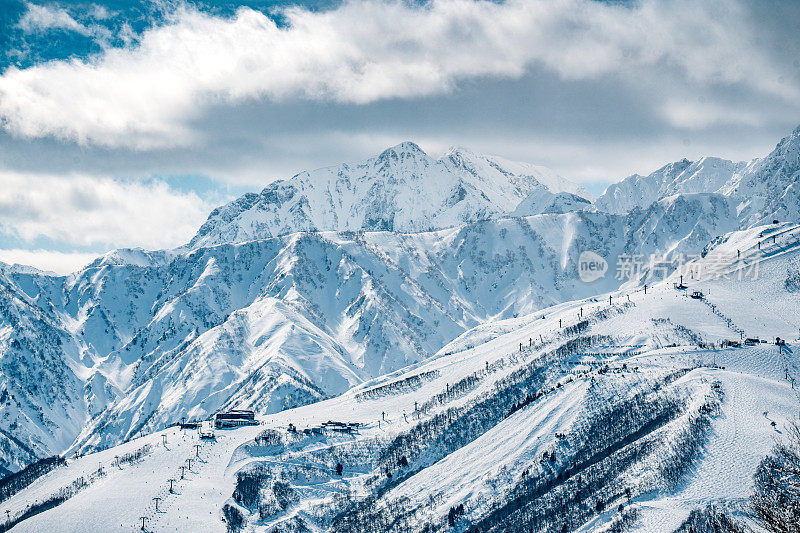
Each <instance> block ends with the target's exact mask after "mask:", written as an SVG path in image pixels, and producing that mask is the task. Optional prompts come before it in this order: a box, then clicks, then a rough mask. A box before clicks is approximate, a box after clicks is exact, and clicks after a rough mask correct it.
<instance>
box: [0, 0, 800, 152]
mask: <svg viewBox="0 0 800 533" xmlns="http://www.w3.org/2000/svg"><path fill="white" fill-rule="evenodd" d="M281 14H282V15H283V17H284V19H285V20H286V21H287V22H288V25H287V26H286V27H278V26H277V25H276V24H275V23H274V22H273V21H272V20H270V19H269V18H268V17H266V16H265V15H264V14H262V13H260V12H257V11H253V10H251V9H249V8H240V9H239V10H238V11H237V12H236V14H235V16H233V17H230V18H222V17H215V16H211V15H208V14H204V13H201V12H198V11H196V10H193V9H190V8H186V7H183V8H180V9H178V10H177V11H176V12H175V13H174V15H173V17H172V18H171V19H170V21H169V22H168V23H166V24H164V25H162V26H159V27H154V28H151V29H149V30H147V31H146V32H145V33H144V34H142V35H141V36H140V40H139V44H137V45H135V46H131V47H125V48H109V49H106V50H104V52H103V53H102V54H101V55H99V56H97V57H94V58H91V59H88V60H70V61H52V62H48V63H44V64H39V65H36V66H33V67H30V68H26V69H17V68H13V67H12V68H9V69H8V70H6V72H4V73H3V75H2V76H0V120H2V122H3V123H4V125H5V127H6V128H7V129H8V130H9V131H11V132H13V133H14V134H16V135H19V136H24V137H41V136H55V137H58V138H63V139H69V140H75V141H78V142H81V143H93V144H99V145H104V146H124V147H134V148H140V149H147V148H154V147H169V146H181V145H184V146H185V145H191V144H193V142H195V141H196V140H197V137H198V135H200V134H201V133H199V132H197V131H195V129H194V123H195V122H196V121H197V119H198V118H199V117H200V116H201V115H202V114H203V112H204V110H206V109H207V108H208V107H210V106H216V105H219V104H225V105H229V104H232V103H237V102H241V101H244V100H250V99H260V98H266V99H269V100H272V101H285V100H287V99H298V98H299V99H306V100H314V101H333V102H339V103H348V104H365V103H370V102H375V101H379V100H385V99H392V98H415V97H423V96H429V95H434V94H440V93H446V92H448V91H451V90H453V89H454V88H455V87H457V86H458V84H459V82H461V81H463V80H467V79H472V78H481V77H512V78H514V77H519V76H522V75H523V74H524V73H525V72H526V71H527V70H528V69H529V68H530V67H531V65H534V64H535V65H538V66H543V67H545V68H547V69H550V70H552V71H554V72H556V73H558V75H559V76H561V77H562V78H565V79H587V78H596V77H600V76H604V75H615V76H618V77H619V78H620V79H621V80H626V81H627V82H631V83H637V80H640V78H646V77H647V76H648V74H649V73H650V72H651V70H650V69H652V70H658V71H659V72H664V71H675V72H676V76H678V77H679V78H680V80H682V81H684V82H685V83H686V84H690V85H692V84H696V85H698V86H704V85H712V84H713V85H723V86H725V85H737V86H741V87H744V88H746V89H747V90H753V91H757V92H761V93H764V94H769V95H771V96H773V97H776V98H778V99H783V100H788V101H792V102H797V101H800V90H798V87H797V86H796V84H795V83H794V81H793V79H790V80H788V81H787V80H786V79H785V78H784V77H783V73H782V72H781V68H780V65H778V64H776V63H775V61H774V60H773V58H772V56H771V55H770V54H771V51H770V50H767V49H766V48H768V47H766V46H764V47H762V46H761V45H760V44H759V43H760V41H759V40H758V35H757V32H756V31H754V29H753V27H752V24H751V22H752V21H750V20H748V16H747V13H746V12H745V11H744V10H743V9H742V8H740V6H739V4H738V3H737V2H729V1H725V2H723V1H711V2H702V3H699V2H690V1H688V0H643V1H642V2H640V3H637V4H635V5H633V6H632V7H626V6H621V5H615V4H605V3H600V2H592V1H587V0H556V1H544V0H509V1H507V2H505V3H500V4H498V3H494V2H486V1H472V0H433V1H432V2H431V3H429V4H425V5H423V6H412V5H409V4H406V3H402V2H396V1H390V2H380V1H377V0H352V1H349V2H346V3H345V4H343V5H342V6H340V7H338V8H336V9H334V10H331V11H323V12H312V11H308V10H305V9H302V8H299V7H292V8H285V9H283V11H282V13H281ZM664 116H665V117H666V118H667V119H668V120H673V119H675V122H674V124H673V125H674V126H676V127H686V125H687V120H686V118H685V117H684V116H683V115H681V114H680V113H678V114H677V115H676V114H675V113H672V114H670V113H666V114H665V115H664ZM712 118H713V117H712ZM706 122H707V121H706ZM689 126H690V127H692V126H691V124H690V125H689ZM265 127H266V128H269V127H270V125H269V124H266V125H265Z"/></svg>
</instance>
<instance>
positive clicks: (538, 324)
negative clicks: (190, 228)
mask: <svg viewBox="0 0 800 533" xmlns="http://www.w3.org/2000/svg"><path fill="white" fill-rule="evenodd" d="M798 181H800V129H798V130H797V131H795V132H794V133H793V134H792V135H791V136H789V137H787V138H786V139H784V140H783V141H781V143H780V144H779V145H778V147H777V148H776V150H775V151H773V152H772V153H771V154H769V155H768V156H767V157H765V158H764V159H761V160H758V161H756V162H753V163H750V164H747V165H744V164H733V163H729V162H725V161H722V160H715V159H711V158H706V159H704V160H702V161H700V162H697V163H690V162H688V161H683V162H680V163H676V164H673V165H668V166H667V167H664V168H663V169H661V170H659V171H658V172H656V173H654V174H652V175H651V176H647V177H637V178H635V179H633V178H631V179H628V180H624V181H623V182H621V183H620V184H619V185H618V186H617V187H616V188H610V189H609V191H607V193H606V194H605V195H604V196H603V197H601V198H600V199H598V200H597V202H595V203H594V204H590V200H589V198H590V197H589V195H588V194H587V193H586V192H585V191H583V190H582V189H580V188H579V187H578V186H576V185H574V184H571V183H570V182H567V181H565V180H563V179H562V178H559V177H558V176H556V175H554V174H553V173H552V172H550V171H547V170H546V169H542V168H541V167H535V166H532V165H525V164H521V163H513V162H509V161H506V160H503V159H500V158H496V157H484V156H478V155H475V154H473V153H471V152H469V151H467V150H464V149H453V150H451V151H450V152H448V153H447V154H446V155H445V156H444V157H442V158H441V159H432V158H430V157H429V156H427V155H426V154H425V153H424V152H422V150H420V149H419V148H418V147H417V146H416V145H413V144H412V143H404V144H402V145H399V146H397V147H395V148H392V149H389V150H387V151H385V152H384V153H383V154H381V155H380V156H378V157H376V158H373V159H370V160H367V161H366V162H364V163H361V164H357V165H342V166H340V167H333V168H328V169H322V170H319V171H315V172H311V173H303V174H300V175H298V176H296V177H294V178H291V179H289V180H285V181H282V182H276V183H275V184H273V185H270V186H269V187H267V188H266V189H265V190H264V191H263V192H262V193H261V194H251V195H245V196H244V197H242V198H240V199H239V200H237V201H235V202H233V203H231V204H228V205H227V206H223V207H222V208H219V209H217V210H215V211H214V212H213V213H212V214H211V216H210V217H209V219H208V221H207V222H206V223H205V224H204V225H203V227H202V228H201V229H200V231H199V232H198V234H197V236H196V237H195V239H194V240H193V241H192V243H191V244H190V245H188V246H183V247H180V248H177V249H174V250H161V251H146V250H140V249H127V250H116V251H112V252H109V253H107V254H105V255H104V256H102V257H99V258H97V259H96V260H95V261H93V262H92V263H91V264H89V265H88V266H86V267H84V268H83V269H81V270H80V271H78V272H75V273H73V274H71V275H68V276H57V275H54V274H50V273H46V272H41V271H38V270H35V269H30V268H21V267H18V266H13V267H11V266H6V265H0V405H2V410H1V411H0V474H11V473H15V472H20V471H21V472H22V473H21V474H19V476H22V477H21V478H13V477H12V478H9V479H12V480H13V479H26V480H27V479H28V478H31V479H33V478H36V477H37V476H34V475H32V474H31V473H30V472H32V471H35V472H39V473H43V472H47V471H48V470H49V469H50V468H51V467H55V470H53V471H52V472H50V473H46V474H45V475H44V476H43V477H41V478H40V479H38V480H37V481H35V482H34V483H33V484H32V485H30V487H28V488H25V487H24V486H21V485H19V482H14V483H16V484H14V483H11V482H9V483H11V484H10V485H2V484H0V498H8V503H7V505H8V509H9V511H10V512H11V513H12V514H13V516H10V518H13V520H14V521H18V522H19V524H18V526H17V529H19V530H23V531H27V530H32V531H38V530H49V529H52V528H53V527H54V525H53V524H54V523H55V522H54V521H56V520H60V519H63V520H65V521H66V522H65V524H72V525H69V526H68V527H66V526H65V527H66V528H67V529H71V530H79V529H80V527H79V525H78V524H81V523H83V521H85V520H88V522H87V523H90V524H92V528H91V529H102V530H115V529H117V528H119V529H130V528H131V527H133V526H135V522H136V520H137V519H138V518H139V517H142V516H144V517H145V522H147V520H150V522H149V523H148V524H149V525H148V527H150V528H151V529H154V530H158V529H160V528H166V529H169V528H172V529H173V530H174V529H175V528H179V529H180V528H181V527H182V526H180V525H179V523H180V521H181V520H185V519H188V520H192V521H193V524H194V530H198V531H203V530H212V531H213V530H218V529H220V528H224V527H226V526H225V525H224V524H223V522H222V518H223V517H224V518H225V520H226V521H227V527H228V528H229V529H230V530H238V529H237V528H240V526H241V528H244V529H247V528H248V527H251V526H252V528H255V530H265V531H267V530H271V528H273V527H277V528H278V530H304V529H303V528H306V527H308V528H310V529H311V530H319V529H328V530H337V529H340V530H343V531H345V530H346V531H359V530H364V531H375V530H378V531H380V530H387V531H389V530H391V531H394V530H398V529H400V530H402V529H404V528H406V529H410V530H414V531H416V530H421V529H424V528H426V527H427V528H428V529H429V530H439V529H447V528H448V527H453V528H455V529H456V530H464V531H466V530H471V531H472V530H475V531H504V530H514V529H524V530H527V529H531V528H533V529H537V528H538V529H543V530H548V531H561V530H563V528H564V527H566V528H567V530H573V529H581V528H582V529H583V530H586V531H589V530H596V529H599V530H602V528H606V530H613V531H618V530H621V529H620V528H623V525H624V526H625V527H628V526H631V527H639V528H641V529H642V530H644V531H652V530H654V528H656V526H655V524H662V523H663V524H666V523H669V525H670V528H672V529H674V528H677V527H679V526H680V525H681V523H682V521H683V520H684V519H686V517H687V516H688V514H689V512H690V511H691V510H692V509H698V508H701V507H702V508H704V507H705V505H707V504H708V503H709V502H712V501H717V500H720V501H724V502H725V505H726V506H728V507H726V509H727V511H726V512H727V513H729V514H731V516H733V517H734V518H735V517H740V518H741V511H742V501H743V499H744V498H746V497H747V494H749V491H750V485H749V484H748V483H749V481H748V482H742V481H741V480H742V479H744V480H749V479H750V476H751V474H752V471H753V469H754V468H755V465H756V464H757V462H758V460H760V458H762V457H763V456H764V454H766V453H767V451H768V449H769V447H770V446H771V442H772V437H773V436H775V435H776V434H777V432H778V431H780V429H781V427H783V426H782V425H783V424H784V423H785V422H786V421H788V420H789V419H790V416H791V415H792V414H793V413H796V412H797V398H796V396H794V393H793V392H791V388H789V389H787V385H786V382H785V380H786V379H790V378H791V377H797V378H798V382H800V376H797V375H796V373H797V365H798V362H797V360H796V357H795V356H794V355H793V354H794V352H793V350H794V347H795V344H796V339H797V336H798V332H799V331H800V329H799V328H800V323H798V320H797V317H796V306H797V301H798V300H797V296H798V292H800V225H798V220H799V219H800V213H798V211H797V209H798V207H797V206H798V205H800V198H798V196H797V194H798V190H797V183H798ZM601 205H606V206H607V207H608V208H607V209H601V208H600V206H601ZM773 219H778V220H777V223H774V222H773ZM430 228H438V229H430ZM365 229H368V230H369V231H365ZM401 230H402V231H401ZM754 274H755V275H754ZM681 276H683V277H681ZM680 281H683V282H684V283H686V284H688V285H689V289H687V290H677V289H675V288H674V285H675V284H677V283H678V282H680ZM645 287H648V289H647V291H646V294H645ZM695 290H697V291H701V292H702V298H689V297H688V294H689V293H691V292H693V291H695ZM609 298H610V300H609ZM745 336H747V337H749V336H758V337H761V338H766V339H773V338H774V337H781V338H783V339H788V340H789V342H790V345H789V347H787V348H786V350H787V351H786V352H783V351H782V349H780V351H779V352H778V354H777V355H776V353H775V351H776V349H777V348H775V346H774V345H769V346H768V345H766V344H765V345H763V346H762V345H761V343H759V345H758V346H749V347H746V348H737V349H733V348H730V349H728V348H725V349H723V347H722V344H721V343H722V342H723V341H726V340H741V339H742V338H743V337H745ZM709 361H710V362H709ZM721 361H722V362H721ZM719 366H725V369H722V368H718V367H719ZM232 408H239V409H252V410H254V411H255V412H256V413H258V415H259V416H260V417H261V419H262V421H263V422H264V424H263V426H262V427H259V428H251V429H241V430H236V431H230V432H224V433H220V434H218V435H217V440H216V441H213V442H206V441H203V443H202V446H204V447H205V448H204V449H205V455H200V457H199V458H198V457H196V459H199V460H198V461H197V462H196V463H195V464H196V469H195V470H191V469H190V470H189V473H190V474H191V475H190V477H189V478H188V479H189V480H196V481H197V483H196V484H190V485H185V484H180V483H179V484H180V486H181V487H182V488H181V490H178V491H176V492H165V490H166V489H165V486H166V485H164V483H165V481H166V480H167V479H174V480H176V481H177V480H178V479H179V478H177V477H175V476H176V473H175V471H176V470H177V469H178V467H179V465H182V464H184V462H185V460H186V459H188V458H189V455H191V452H192V451H193V450H194V453H195V454H197V453H198V452H197V451H196V450H195V449H194V448H193V446H194V445H195V444H201V443H200V442H198V441H197V438H198V437H197V435H196V434H194V433H186V434H183V433H180V432H178V431H177V430H175V429H174V427H173V426H174V424H176V423H177V422H178V421H180V420H182V419H193V420H208V419H209V418H211V417H212V416H213V415H214V414H215V413H218V412H220V411H222V410H226V409H232ZM759 413H767V414H762V415H759ZM384 414H385V416H384ZM759 416H760V418H759ZM739 417H741V418H739ZM328 419H334V420H335V419H343V420H346V421H359V422H363V423H364V424H366V425H365V426H363V427H362V428H361V429H360V430H359V431H358V433H357V434H356V435H353V434H344V435H342V434H338V433H331V432H330V431H327V432H325V431H323V432H322V433H319V432H317V433H313V434H308V435H306V434H303V436H300V435H299V434H294V433H292V434H287V433H286V431H285V428H286V427H288V423H290V422H291V423H293V424H295V425H297V426H298V427H301V429H303V428H305V427H307V426H310V425H314V424H317V423H320V422H323V421H326V420H328ZM379 419H380V423H379V422H378V420H379ZM740 419H741V420H743V421H745V422H742V423H741V424H740V423H739V422H738V420H740ZM401 420H402V422H401ZM620 420H622V421H624V422H620ZM772 422H774V425H773V424H772ZM610 426H613V428H614V430H613V431H609V430H608V428H609V427H610ZM263 430H268V431H267V432H266V433H264V434H262V433H261V432H262V431H263ZM162 435H166V438H167V445H166V446H164V445H163V442H162V440H161V439H162ZM258 435H261V437H260V438H259V439H258V443H254V441H253V439H254V438H255V437H256V436H258ZM487 450H491V453H488V452H487ZM60 454H67V455H70V456H73V455H74V454H77V455H75V460H74V461H72V460H70V464H69V465H67V466H64V465H62V464H60V463H61V462H63V457H62V458H61V459H59V458H58V457H55V456H59V455H60ZM48 457H50V459H47V458H48ZM53 457H55V458H53ZM37 461H39V462H37ZM337 463H340V464H341V465H342V475H339V474H336V464H337ZM31 464H33V466H31V467H30V468H32V469H33V470H30V469H27V470H23V469H24V468H25V467H26V466H28V465H31ZM98 466H99V467H98ZM718 471H723V472H725V475H724V476H722V477H719V478H714V475H713V474H712V472H718ZM165 472H166V474H165ZM331 472H333V474H331ZM184 474H185V472H184ZM388 474H391V476H389V475H388ZM163 475H168V476H171V477H166V478H164V479H162V477H163ZM110 483H114V484H118V486H120V487H125V492H124V493H113V494H112V492H113V491H109V490H108V487H109V486H110V485H109V484H110ZM173 483H174V482H173ZM181 483H182V482H181ZM187 483H188V481H187ZM142 484H144V486H143V485H142ZM4 487H5V488H4ZM8 487H12V488H13V490H12V489H11V488H8ZM184 490H185V492H184ZM153 497H158V498H162V501H163V503H164V505H165V506H167V507H164V509H165V511H163V512H161V511H159V512H158V513H156V512H154V509H153V508H151V507H150V506H151V505H152V500H151V498H153ZM142 498H144V499H142ZM231 498H232V499H231ZM598 502H599V503H598ZM169 505H172V506H173V507H171V508H172V509H173V510H172V511H168V510H166V509H168V508H169V507H168V506H169ZM619 505H622V510H618V507H619ZM50 507H55V509H51V510H48V509H50ZM108 508H113V509H114V510H113V512H110V514H109V513H108V512H105V510H106V509H108ZM552 509H569V512H567V511H564V512H562V513H553V512H552ZM57 510H58V511H59V512H58V513H56V511H57ZM715 512H716V511H715ZM54 513H55V514H54ZM92 513H95V514H96V516H93V515H92ZM693 516H695V515H693ZM70 520H71V521H72V522H70ZM117 524H118V525H117ZM237 524H238V525H237ZM375 524H378V526H375ZM687 527H688V526H687ZM692 527H693V526H692ZM376 528H377V529H376ZM656 529H657V528H656Z"/></svg>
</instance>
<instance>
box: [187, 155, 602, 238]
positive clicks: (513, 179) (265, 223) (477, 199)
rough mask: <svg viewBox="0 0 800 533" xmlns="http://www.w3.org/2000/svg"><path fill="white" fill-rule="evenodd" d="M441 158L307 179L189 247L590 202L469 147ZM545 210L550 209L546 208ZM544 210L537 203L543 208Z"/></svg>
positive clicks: (228, 218) (276, 191) (270, 192)
mask: <svg viewBox="0 0 800 533" xmlns="http://www.w3.org/2000/svg"><path fill="white" fill-rule="evenodd" d="M448 154H449V155H445V156H443V157H442V158H440V159H434V158H432V157H430V156H428V154H426V153H425V152H424V151H423V150H422V148H420V147H419V145H417V144H416V143H414V142H411V141H405V142H402V143H400V144H397V145H395V146H392V147H390V148H387V149H386V150H384V151H383V152H381V153H380V154H379V155H377V156H375V157H372V158H369V159H367V160H365V161H363V162H361V163H358V164H349V165H346V164H342V165H337V166H332V167H327V168H321V169H318V170H314V171H310V172H301V173H299V174H297V175H295V176H294V177H292V178H289V179H286V180H280V181H277V182H274V183H273V184H271V185H270V186H268V187H266V188H265V189H264V190H263V191H262V192H261V194H253V193H250V194H246V195H244V196H242V197H241V198H239V199H237V200H234V201H233V202H230V203H229V204H227V205H225V206H222V207H219V208H217V209H215V210H214V211H213V212H212V213H211V216H209V218H208V220H207V221H206V223H205V224H203V226H202V227H201V228H200V230H199V231H198V233H197V235H196V236H195V238H194V239H192V242H191V243H190V246H192V247H195V248H196V247H201V246H211V245H215V244H223V243H232V242H244V241H250V240H257V239H264V238H268V237H275V236H279V235H285V234H288V233H295V232H298V231H320V230H321V231H328V230H331V231H354V230H366V231H397V232H406V233H413V232H419V231H427V230H431V229H441V228H446V227H452V226H457V225H460V224H464V223H469V222H475V221H477V220H485V219H492V218H500V217H505V216H509V215H510V214H511V213H512V212H513V211H514V209H515V208H516V207H517V206H518V205H519V204H520V203H521V202H522V200H523V199H525V198H526V197H527V196H528V195H529V194H530V193H531V192H533V191H539V190H540V191H543V192H544V193H546V194H549V195H553V194H557V193H561V192H566V193H570V194H576V195H578V196H581V197H584V198H587V199H589V198H591V196H590V195H589V194H588V193H587V192H586V191H585V190H583V189H582V188H581V187H580V186H579V185H577V184H574V183H572V182H570V181H568V180H565V179H564V178H562V177H560V176H558V175H557V174H555V173H554V172H553V171H551V170H549V169H547V168H544V167H540V166H536V165H530V164H527V163H515V162H513V161H507V160H505V159H502V158H499V157H494V156H482V155H477V154H475V153H474V152H472V151H470V150H468V149H466V148H456V149H451V150H450V152H448ZM543 202H544V203H543V204H542V205H545V204H546V205H550V203H552V202H546V201H543ZM537 205H538V203H537Z"/></svg>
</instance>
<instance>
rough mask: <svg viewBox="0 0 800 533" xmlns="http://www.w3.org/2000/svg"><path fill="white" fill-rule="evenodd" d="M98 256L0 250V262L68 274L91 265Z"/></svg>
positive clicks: (79, 253) (19, 249)
mask: <svg viewBox="0 0 800 533" xmlns="http://www.w3.org/2000/svg"><path fill="white" fill-rule="evenodd" d="M97 256H98V254H87V253H81V252H56V251H53V250H41V249H39V250H25V249H21V248H12V249H8V250H3V249H0V261H2V262H3V263H7V264H9V265H14V264H18V265H27V266H32V267H34V268H38V269H39V270H44V271H46V272H55V273H56V274H69V273H70V272H75V271H76V270H78V269H80V268H81V267H84V266H86V265H88V264H89V263H91V262H92V261H93V260H94V259H95V258H96V257H97Z"/></svg>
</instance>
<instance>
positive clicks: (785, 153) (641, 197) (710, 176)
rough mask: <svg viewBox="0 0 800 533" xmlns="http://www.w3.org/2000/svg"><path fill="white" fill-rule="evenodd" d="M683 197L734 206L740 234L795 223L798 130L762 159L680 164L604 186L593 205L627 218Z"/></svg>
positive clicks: (799, 208) (799, 186) (799, 185)
mask: <svg viewBox="0 0 800 533" xmlns="http://www.w3.org/2000/svg"><path fill="white" fill-rule="evenodd" d="M687 193H688V194H692V193H715V194H719V195H721V196H724V197H725V198H728V199H729V200H730V201H731V202H733V203H734V204H735V206H736V216H737V218H738V220H739V227H740V228H742V229H744V228H748V227H751V226H753V225H756V224H765V223H769V222H772V221H773V220H779V221H784V220H791V221H796V220H800V128H797V129H795V130H794V131H793V132H792V134H791V135H789V136H787V137H785V138H783V139H782V140H781V142H780V143H778V145H777V146H776V147H775V149H774V150H773V151H772V152H771V153H770V154H769V155H767V156H766V157H764V158H763V159H754V160H752V161H749V162H739V163H734V162H732V161H728V160H724V159H719V158H714V157H704V158H703V159H700V160H699V161H695V162H691V161H688V160H686V159H683V160H681V161H678V162H675V163H670V164H668V165H665V166H664V167H662V168H660V169H658V170H656V171H655V172H653V173H651V174H649V175H647V176H640V175H638V174H634V175H632V176H629V177H627V178H625V179H623V180H622V181H620V182H619V183H615V184H613V185H611V186H609V187H608V188H607V189H606V191H605V192H604V193H603V194H602V195H600V196H599V197H598V198H597V199H596V200H595V201H594V202H593V204H592V205H593V207H594V208H595V209H597V210H600V211H604V212H607V213H627V212H629V211H631V210H633V209H636V208H646V207H647V206H649V205H650V204H652V203H653V202H656V201H658V200H660V199H662V198H665V197H668V196H673V195H676V194H687Z"/></svg>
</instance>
